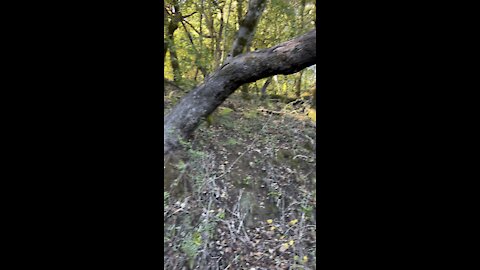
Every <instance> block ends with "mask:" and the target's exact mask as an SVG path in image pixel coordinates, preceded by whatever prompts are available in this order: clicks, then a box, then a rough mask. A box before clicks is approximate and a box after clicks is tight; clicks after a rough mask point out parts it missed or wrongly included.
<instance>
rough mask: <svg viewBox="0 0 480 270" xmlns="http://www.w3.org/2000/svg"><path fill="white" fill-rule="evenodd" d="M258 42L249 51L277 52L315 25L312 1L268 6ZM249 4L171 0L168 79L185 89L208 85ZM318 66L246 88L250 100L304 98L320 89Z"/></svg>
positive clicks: (275, 1)
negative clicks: (262, 96) (274, 48)
mask: <svg viewBox="0 0 480 270" xmlns="http://www.w3.org/2000/svg"><path fill="white" fill-rule="evenodd" d="M265 2H266V3H265V7H264V11H263V13H262V14H261V15H260V20H259V22H258V25H257V26H256V30H255V33H254V38H253V39H252V40H251V41H250V42H248V43H247V44H245V48H244V52H246V51H254V50H256V49H262V48H268V47H272V46H274V45H276V44H278V43H280V42H283V41H286V40H290V39H292V38H294V37H297V36H299V35H301V34H304V33H306V32H307V31H309V30H311V29H313V28H314V26H315V20H316V17H315V11H316V3H315V1H312V0H294V1H286V0H269V1H265ZM248 5H249V1H245V0H239V1H236V0H231V1H229V0H225V1H210V0H209V1H191V0H187V1H181V0H167V1H165V8H164V15H165V16H164V33H165V34H164V67H165V73H164V77H165V79H167V80H169V81H173V82H175V84H176V85H178V86H180V87H181V88H183V89H190V88H192V87H194V86H195V85H197V84H198V83H200V82H202V81H203V80H204V79H205V77H207V76H208V75H209V74H210V73H211V72H212V71H214V70H215V69H217V68H218V67H220V66H221V65H222V63H224V61H225V60H226V59H227V57H228V55H229V53H230V52H231V51H232V47H233V45H234V44H233V43H234V40H235V38H236V35H237V32H238V29H239V26H240V24H241V23H242V20H243V19H244V16H245V14H246V12H247V9H248ZM315 71H316V70H315V66H313V67H310V68H307V69H304V70H302V71H300V72H298V73H296V74H292V75H287V76H284V75H277V76H273V77H272V78H265V79H262V80H259V81H257V82H255V83H250V84H248V85H245V86H243V87H242V88H241V91H242V92H243V93H244V95H245V96H246V97H248V94H250V95H260V94H261V93H262V89H263V90H264V93H265V94H272V95H281V96H285V97H290V98H295V97H297V98H299V97H300V96H301V95H302V94H303V93H305V95H308V94H309V93H310V92H311V90H312V89H313V88H314V87H315Z"/></svg>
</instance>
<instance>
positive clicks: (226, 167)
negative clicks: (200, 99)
mask: <svg viewBox="0 0 480 270" xmlns="http://www.w3.org/2000/svg"><path fill="white" fill-rule="evenodd" d="M178 98H179V97H176V96H175V95H172V94H171V95H169V96H168V97H165V102H164V104H165V107H166V109H165V111H164V112H167V111H168V109H169V108H171V107H172V106H173V104H174V103H175V101H176V100H178ZM301 111H302V108H294V107H293V106H291V105H288V104H285V103H281V102H275V101H267V100H264V101H261V100H258V99H254V100H244V99H242V98H241V97H240V95H239V94H236V93H235V94H234V95H232V96H231V97H229V98H228V99H227V101H226V102H225V104H223V105H222V106H221V107H220V108H218V110H217V111H216V112H215V113H214V116H213V119H211V120H212V121H211V123H210V124H209V123H207V122H204V123H202V124H201V126H200V127H199V129H197V131H196V132H195V137H194V139H193V140H192V141H191V142H183V144H184V146H185V150H184V151H182V152H177V153H175V154H173V155H170V156H169V157H167V158H166V160H165V161H164V169H165V170H164V198H165V199H164V224H165V226H164V269H255V270H260V269H316V214H315V210H316V171H315V166H316V157H315V151H316V139H315V136H316V134H315V122H313V121H312V120H311V119H310V118H309V117H307V116H306V114H305V113H303V112H301Z"/></svg>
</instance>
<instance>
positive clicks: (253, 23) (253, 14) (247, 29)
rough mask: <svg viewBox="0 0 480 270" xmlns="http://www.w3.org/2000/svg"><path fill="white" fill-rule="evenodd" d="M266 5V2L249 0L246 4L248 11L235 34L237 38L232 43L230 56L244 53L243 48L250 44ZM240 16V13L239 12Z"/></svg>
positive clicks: (264, 0)
mask: <svg viewBox="0 0 480 270" xmlns="http://www.w3.org/2000/svg"><path fill="white" fill-rule="evenodd" d="M266 5H267V1H266V0H250V1H249V2H248V11H247V14H246V15H245V18H243V19H242V20H241V23H240V27H239V29H238V32H237V37H236V38H235V41H234V42H233V47H232V52H231V55H232V56H237V55H239V54H241V53H243V52H244V51H245V48H246V47H247V45H248V44H250V43H251V42H252V40H253V37H254V36H255V30H256V28H257V25H258V21H259V20H260V17H261V15H262V13H263V11H264V10H265V7H266ZM239 14H240V11H239Z"/></svg>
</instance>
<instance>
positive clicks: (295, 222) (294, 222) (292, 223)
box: [288, 219, 298, 226]
mask: <svg viewBox="0 0 480 270" xmlns="http://www.w3.org/2000/svg"><path fill="white" fill-rule="evenodd" d="M297 222H298V219H294V220H292V221H290V222H289V223H288V224H290V225H292V226H293V225H295V224H297Z"/></svg>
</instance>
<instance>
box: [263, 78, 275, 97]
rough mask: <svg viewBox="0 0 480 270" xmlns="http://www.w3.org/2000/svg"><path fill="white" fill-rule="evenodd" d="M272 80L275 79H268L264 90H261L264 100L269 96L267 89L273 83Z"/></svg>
mask: <svg viewBox="0 0 480 270" xmlns="http://www.w3.org/2000/svg"><path fill="white" fill-rule="evenodd" d="M272 79H273V77H270V78H268V79H267V81H265V83H264V84H263V87H262V90H261V93H262V99H264V98H265V97H266V96H267V87H268V85H270V83H271V82H272Z"/></svg>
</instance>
